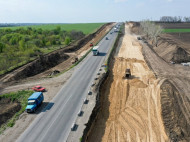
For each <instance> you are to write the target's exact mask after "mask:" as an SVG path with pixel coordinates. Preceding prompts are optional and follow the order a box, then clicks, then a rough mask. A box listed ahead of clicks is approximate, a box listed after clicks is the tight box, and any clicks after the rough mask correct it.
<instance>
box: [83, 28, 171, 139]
mask: <svg viewBox="0 0 190 142" xmlns="http://www.w3.org/2000/svg"><path fill="white" fill-rule="evenodd" d="M129 26H130V25H126V27H125V28H126V29H125V36H124V37H123V40H122V43H121V47H120V50H119V52H118V56H116V57H115V59H114V64H113V68H112V69H111V73H110V74H109V76H108V78H107V80H106V81H105V83H104V87H103V88H102V89H101V90H100V91H101V110H100V112H99V114H98V116H97V117H98V118H97V120H96V122H95V124H94V127H93V128H92V129H91V132H90V134H89V136H88V140H87V141H89V142H93V141H94V142H95V141H103V142H104V141H114V142H116V141H118V142H120V141H154V142H156V141H158V142H160V141H167V140H168V137H167V135H166V133H165V129H164V125H163V121H162V116H161V105H160V104H161V103H160V84H159V81H158V80H157V79H156V77H155V76H154V74H153V72H152V71H151V70H150V69H149V68H148V66H147V64H146V62H145V61H144V58H143V55H142V53H141V48H142V47H141V46H140V44H139V43H138V42H137V40H136V38H135V37H134V36H132V35H131V34H130V32H129ZM126 68H130V69H131V73H132V77H131V78H130V79H125V78H124V75H125V70H126Z"/></svg>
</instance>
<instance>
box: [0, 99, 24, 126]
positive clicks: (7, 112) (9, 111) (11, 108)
mask: <svg viewBox="0 0 190 142" xmlns="http://www.w3.org/2000/svg"><path fill="white" fill-rule="evenodd" d="M0 106H1V107H0V127H1V125H2V124H4V123H6V122H7V120H9V119H10V118H11V117H12V116H13V115H14V114H15V113H16V112H18V111H19V110H20V109H21V105H20V104H19V103H18V102H12V101H11V100H10V99H8V98H0Z"/></svg>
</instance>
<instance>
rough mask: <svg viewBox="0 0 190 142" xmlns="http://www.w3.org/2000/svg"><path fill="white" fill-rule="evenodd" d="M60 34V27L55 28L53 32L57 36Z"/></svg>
mask: <svg viewBox="0 0 190 142" xmlns="http://www.w3.org/2000/svg"><path fill="white" fill-rule="evenodd" d="M60 32H61V27H60V26H57V27H56V29H55V30H54V33H55V34H56V35H57V34H59V33H60Z"/></svg>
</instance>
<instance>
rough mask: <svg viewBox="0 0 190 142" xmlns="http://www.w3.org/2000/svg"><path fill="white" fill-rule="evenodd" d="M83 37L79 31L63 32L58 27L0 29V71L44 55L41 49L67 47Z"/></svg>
mask: <svg viewBox="0 0 190 142" xmlns="http://www.w3.org/2000/svg"><path fill="white" fill-rule="evenodd" d="M84 36H85V34H84V33H83V32H81V31H75V30H72V31H65V30H61V27H60V26H57V27H56V28H55V29H53V30H42V29H41V28H39V29H35V28H31V27H27V28H18V29H16V30H12V29H10V28H6V29H0V71H2V70H5V71H6V70H8V69H9V68H10V67H12V66H17V65H18V64H20V63H22V62H23V61H24V62H27V61H29V60H30V59H31V58H36V57H37V56H39V55H41V54H43V53H44V50H43V49H47V48H49V47H52V46H59V45H60V46H64V45H68V44H69V43H70V42H71V41H75V40H78V39H80V38H82V37H84Z"/></svg>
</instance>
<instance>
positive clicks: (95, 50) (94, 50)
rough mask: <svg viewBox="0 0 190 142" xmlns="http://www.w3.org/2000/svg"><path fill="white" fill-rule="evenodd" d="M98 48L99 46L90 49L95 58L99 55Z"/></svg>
mask: <svg viewBox="0 0 190 142" xmlns="http://www.w3.org/2000/svg"><path fill="white" fill-rule="evenodd" d="M98 48H99V46H94V47H93V48H92V53H93V55H94V56H97V55H98V54H99V51H98Z"/></svg>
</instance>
